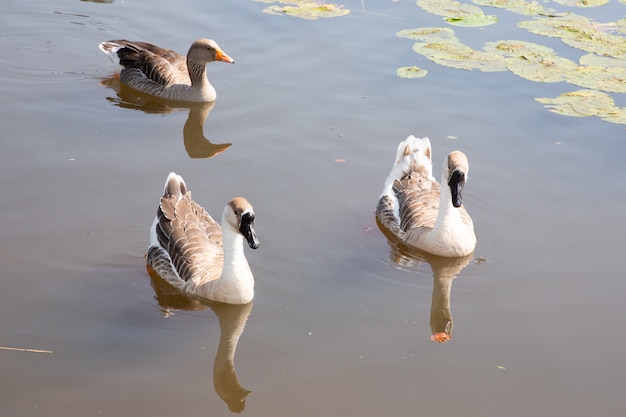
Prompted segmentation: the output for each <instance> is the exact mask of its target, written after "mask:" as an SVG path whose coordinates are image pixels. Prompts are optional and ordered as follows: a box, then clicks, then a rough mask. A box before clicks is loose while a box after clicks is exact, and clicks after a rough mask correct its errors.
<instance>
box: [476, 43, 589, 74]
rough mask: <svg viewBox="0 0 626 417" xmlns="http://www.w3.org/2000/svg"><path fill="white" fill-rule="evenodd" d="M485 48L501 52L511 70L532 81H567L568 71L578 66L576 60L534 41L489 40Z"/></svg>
mask: <svg viewBox="0 0 626 417" xmlns="http://www.w3.org/2000/svg"><path fill="white" fill-rule="evenodd" d="M484 49H485V50H486V51H489V52H493V53H499V54H501V55H502V56H503V57H505V61H506V67H507V68H508V69H509V71H511V72H512V73H513V74H515V75H517V76H520V77H522V78H525V79H527V80H531V81H537V82H559V81H565V79H566V73H568V72H570V71H574V70H576V69H577V68H578V65H577V64H576V63H575V62H573V61H570V60H569V59H565V58H561V57H559V56H557V55H556V53H555V52H554V51H553V50H552V49H550V48H548V47H546V46H543V45H538V44H536V43H532V42H524V41H498V42H489V43H487V44H486V45H485V47H484Z"/></svg>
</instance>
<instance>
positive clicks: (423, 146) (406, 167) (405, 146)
mask: <svg viewBox="0 0 626 417" xmlns="http://www.w3.org/2000/svg"><path fill="white" fill-rule="evenodd" d="M431 155H432V151H431V146H430V139H428V138H427V137H423V138H416V137H415V136H413V135H409V137H407V138H406V139H405V140H403V141H402V142H400V144H399V145H398V150H397V151H396V159H395V161H394V163H393V166H392V167H391V171H390V172H389V175H388V176H387V179H386V180H385V186H384V187H383V192H382V193H381V195H380V197H381V198H382V197H383V196H388V197H390V198H395V197H394V193H393V183H394V182H395V181H396V180H398V181H399V180H401V179H402V177H404V176H405V175H407V174H408V173H410V172H411V171H414V170H417V169H418V168H421V170H424V169H425V170H426V172H427V173H428V176H429V177H432V171H433V164H432V160H431Z"/></svg>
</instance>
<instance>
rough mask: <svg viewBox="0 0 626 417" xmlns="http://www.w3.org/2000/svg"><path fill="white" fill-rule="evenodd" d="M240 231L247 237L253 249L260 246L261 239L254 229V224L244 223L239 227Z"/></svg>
mask: <svg viewBox="0 0 626 417" xmlns="http://www.w3.org/2000/svg"><path fill="white" fill-rule="evenodd" d="M239 231H240V232H241V234H242V235H243V236H244V237H245V238H246V240H247V241H248V245H250V247H251V248H252V249H256V248H258V247H259V239H257V237H256V232H255V231H254V224H252V223H242V224H241V227H240V228H239Z"/></svg>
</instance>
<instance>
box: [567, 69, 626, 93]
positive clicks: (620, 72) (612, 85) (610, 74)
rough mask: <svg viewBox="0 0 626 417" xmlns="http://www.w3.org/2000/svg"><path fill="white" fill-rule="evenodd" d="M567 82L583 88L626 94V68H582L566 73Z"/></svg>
mask: <svg viewBox="0 0 626 417" xmlns="http://www.w3.org/2000/svg"><path fill="white" fill-rule="evenodd" d="M565 81H567V82H568V83H570V84H574V85H577V86H579V87H583V88H591V89H594V90H602V91H610V92H613V93H626V68H619V67H599V66H595V65H586V66H581V67H578V69H577V70H576V71H570V72H567V73H565Z"/></svg>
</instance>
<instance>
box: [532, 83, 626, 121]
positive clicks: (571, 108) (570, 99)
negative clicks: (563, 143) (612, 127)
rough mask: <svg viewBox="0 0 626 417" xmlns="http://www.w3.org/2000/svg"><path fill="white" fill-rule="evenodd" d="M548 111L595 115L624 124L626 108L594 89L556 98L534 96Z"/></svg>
mask: <svg viewBox="0 0 626 417" xmlns="http://www.w3.org/2000/svg"><path fill="white" fill-rule="evenodd" d="M535 100H536V101H538V102H539V103H541V104H543V105H544V106H545V107H546V108H549V109H550V111H552V112H554V113H558V114H562V115H565V116H574V117H589V116H597V117H600V118H601V119H602V120H606V121H607V122H611V123H617V124H626V108H620V107H616V106H615V102H614V101H613V98H612V97H611V96H609V95H608V94H606V93H603V92H600V91H594V90H578V91H573V92H569V93H564V94H561V95H559V96H558V97H556V98H536V99H535Z"/></svg>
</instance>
